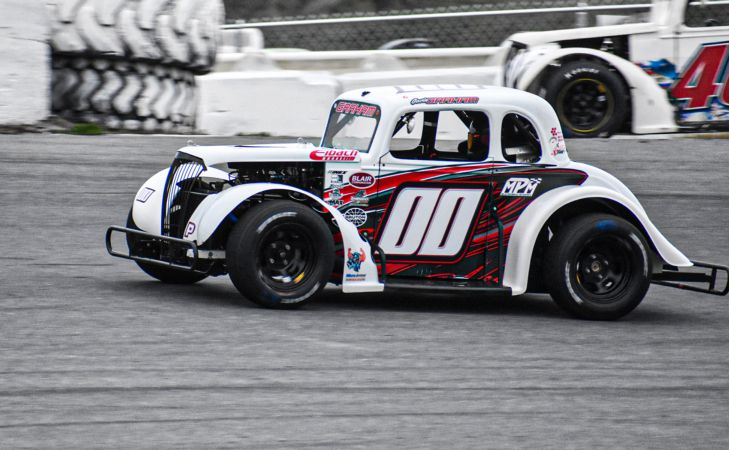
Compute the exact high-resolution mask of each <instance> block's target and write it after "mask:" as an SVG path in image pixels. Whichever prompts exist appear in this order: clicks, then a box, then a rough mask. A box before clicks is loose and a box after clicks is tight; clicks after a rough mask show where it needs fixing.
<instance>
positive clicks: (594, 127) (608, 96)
mask: <svg viewBox="0 0 729 450" xmlns="http://www.w3.org/2000/svg"><path fill="white" fill-rule="evenodd" d="M537 93H538V94H539V95H540V96H542V97H544V99H545V100H547V101H548V102H549V104H551V105H552V107H554V110H555V111H556V112H557V117H559V121H560V123H561V124H562V130H563V131H564V133H565V136H568V137H597V136H610V135H612V134H613V133H615V132H616V131H618V130H620V129H621V128H622V127H623V126H624V125H625V122H626V120H627V118H628V112H629V110H630V105H629V100H630V98H629V93H628V90H627V88H626V86H625V84H624V83H623V80H622V78H621V77H620V76H619V75H618V74H617V73H616V72H615V71H613V70H611V69H610V68H609V67H607V66H606V65H604V64H600V63H598V62H593V61H572V62H568V63H565V64H563V65H562V66H561V67H559V68H558V69H556V70H554V71H553V72H552V73H550V74H548V75H547V76H546V77H545V79H544V80H542V83H541V87H539V88H538V90H537Z"/></svg>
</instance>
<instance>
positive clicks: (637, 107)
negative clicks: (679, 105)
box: [515, 48, 678, 134]
mask: <svg viewBox="0 0 729 450" xmlns="http://www.w3.org/2000/svg"><path fill="white" fill-rule="evenodd" d="M534 51H540V50H538V49H536V50H534ZM542 51H544V53H543V54H542V55H541V56H539V57H538V58H536V59H534V60H533V61H532V62H531V64H529V65H528V66H527V67H526V68H525V69H524V71H523V72H522V73H521V74H520V75H519V78H518V80H519V81H518V82H517V85H516V86H515V87H516V88H517V89H521V90H528V89H529V87H530V85H531V84H532V83H533V82H534V81H535V80H536V79H537V78H538V77H539V76H540V75H542V74H543V72H544V71H545V69H547V66H549V65H550V64H553V63H555V62H559V61H561V60H564V59H565V58H572V59H577V58H580V57H587V58H592V59H599V60H602V61H603V62H605V63H607V64H608V65H611V66H612V67H614V68H615V70H617V71H618V72H619V73H620V75H621V76H622V77H623V79H624V80H625V82H626V83H627V85H628V88H629V89H630V97H631V105H632V108H631V110H632V119H633V120H632V127H633V129H632V131H633V133H637V134H645V133H665V132H672V131H677V130H678V127H677V125H676V121H675V110H674V107H673V105H671V103H670V101H669V100H668V95H667V94H666V91H664V90H663V89H662V88H661V87H660V86H659V85H658V84H657V83H656V82H655V80H653V78H651V77H650V75H648V74H646V73H645V72H644V71H643V70H642V69H641V68H640V67H638V66H637V65H635V64H633V63H632V62H630V61H628V60H626V59H623V58H621V57H619V56H616V55H613V54H612V53H607V52H603V51H600V50H595V49H591V48H561V49H557V50H546V51H545V50H542Z"/></svg>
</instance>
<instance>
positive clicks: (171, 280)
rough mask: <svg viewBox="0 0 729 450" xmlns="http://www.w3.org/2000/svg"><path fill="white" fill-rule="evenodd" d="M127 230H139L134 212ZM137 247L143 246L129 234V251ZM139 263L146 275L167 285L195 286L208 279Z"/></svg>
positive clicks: (200, 275)
mask: <svg viewBox="0 0 729 450" xmlns="http://www.w3.org/2000/svg"><path fill="white" fill-rule="evenodd" d="M127 228H131V229H133V230H138V229H139V227H137V224H135V223H134V219H133V218H132V211H131V210H130V211H129V215H128V216H127ZM136 245H143V243H142V242H140V240H139V239H138V238H137V237H135V236H134V235H133V234H127V246H128V247H129V251H130V252H131V250H132V249H133V248H134V246H136ZM134 262H135V263H137V265H138V266H139V268H140V269H142V272H144V273H146V274H147V275H149V276H150V277H152V278H156V279H158V280H159V281H161V282H163V283H167V284H193V283H197V282H198V281H201V280H203V279H205V278H207V275H203V274H200V273H196V272H192V271H189V270H181V269H174V268H171V267H164V266H158V265H156V264H150V263H145V262H142V261H134Z"/></svg>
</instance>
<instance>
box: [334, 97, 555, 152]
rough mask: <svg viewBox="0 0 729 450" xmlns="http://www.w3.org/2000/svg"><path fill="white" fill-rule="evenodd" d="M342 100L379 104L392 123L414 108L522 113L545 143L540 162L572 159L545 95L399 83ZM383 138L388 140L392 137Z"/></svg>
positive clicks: (385, 118)
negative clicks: (543, 96)
mask: <svg viewBox="0 0 729 450" xmlns="http://www.w3.org/2000/svg"><path fill="white" fill-rule="evenodd" d="M341 100H344V101H348V102H358V103H369V104H374V105H378V106H379V107H380V109H381V114H382V115H381V120H383V121H385V122H387V123H391V124H394V123H395V122H396V121H397V119H398V118H399V117H400V115H401V114H403V113H404V112H405V111H413V110H442V109H479V110H483V111H486V112H487V113H489V115H490V117H491V119H492V120H500V118H502V117H504V116H505V115H507V114H510V113H516V114H520V115H522V116H525V117H527V118H528V119H530V120H531V121H532V122H533V123H534V126H535V128H536V130H537V133H538V134H539V138H540V141H541V142H542V146H543V148H542V158H541V160H540V162H542V163H547V164H564V163H567V162H569V157H568V156H567V151H566V146H565V142H564V137H563V135H562V128H561V126H560V124H559V119H558V118H557V114H556V113H555V112H554V109H553V108H552V106H551V105H550V104H549V103H548V102H547V101H546V100H544V99H543V98H541V97H539V96H537V95H534V94H531V93H529V92H525V91H521V90H518V89H512V88H506V87H500V86H483V85H459V84H450V85H411V86H405V85H398V86H385V87H372V88H362V89H355V90H351V91H347V92H345V93H343V94H341V95H340V96H339V97H338V98H337V100H336V102H339V101H341ZM497 123H499V122H497ZM381 137H382V138H383V139H386V140H389V136H381ZM379 144H380V145H384V144H385V143H384V141H383V142H380V143H379ZM373 145H375V143H374V142H373Z"/></svg>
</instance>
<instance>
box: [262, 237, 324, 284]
mask: <svg viewBox="0 0 729 450" xmlns="http://www.w3.org/2000/svg"><path fill="white" fill-rule="evenodd" d="M258 255H259V264H260V268H259V272H260V275H261V277H262V279H263V281H264V282H265V283H267V284H269V285H270V286H272V287H275V288H276V289H279V290H282V289H283V290H286V289H291V288H294V287H295V286H296V285H298V284H299V283H300V282H301V281H302V280H303V279H304V278H305V276H306V274H307V273H309V272H310V270H309V269H310V268H311V267H312V265H313V264H314V259H315V254H314V249H313V246H312V244H311V242H310V241H309V239H308V235H307V234H306V231H305V230H304V229H302V228H300V227H298V226H294V225H289V224H286V225H281V226H277V227H275V228H274V229H273V230H271V231H270V232H269V233H268V234H267V235H266V236H265V237H264V238H263V239H262V242H261V247H260V248H259V253H258Z"/></svg>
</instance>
